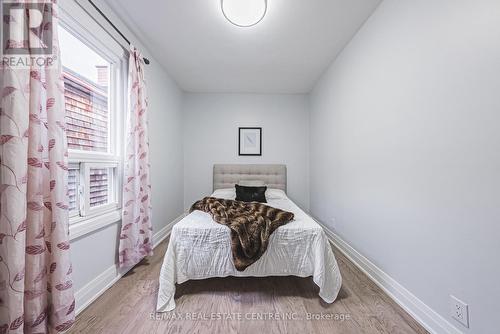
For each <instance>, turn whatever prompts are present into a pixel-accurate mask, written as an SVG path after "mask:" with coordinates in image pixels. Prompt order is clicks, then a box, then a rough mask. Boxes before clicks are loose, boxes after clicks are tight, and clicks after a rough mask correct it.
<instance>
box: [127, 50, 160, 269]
mask: <svg viewBox="0 0 500 334" xmlns="http://www.w3.org/2000/svg"><path fill="white" fill-rule="evenodd" d="M128 85H129V86H128V93H129V94H128V95H129V105H128V106H129V112H128V120H127V148H126V152H125V172H124V178H123V212H122V228H121V234H120V248H119V262H120V267H127V266H133V265H135V264H137V263H138V262H139V261H140V260H141V259H142V258H144V257H145V256H148V255H152V254H153V244H152V240H151V239H152V234H153V227H152V225H151V204H150V203H151V182H150V175H149V139H148V138H149V137H148V117H147V107H148V99H147V94H146V82H145V81H144V61H143V57H142V55H141V54H140V52H139V51H138V50H137V49H136V48H135V47H134V46H130V59H129V75H128Z"/></svg>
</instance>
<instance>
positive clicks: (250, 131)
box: [238, 128, 262, 156]
mask: <svg viewBox="0 0 500 334" xmlns="http://www.w3.org/2000/svg"><path fill="white" fill-rule="evenodd" d="M238 143H239V145H238V155H255V156H260V155H262V128H238Z"/></svg>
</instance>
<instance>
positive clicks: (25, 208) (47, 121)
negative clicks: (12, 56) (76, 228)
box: [0, 0, 75, 333]
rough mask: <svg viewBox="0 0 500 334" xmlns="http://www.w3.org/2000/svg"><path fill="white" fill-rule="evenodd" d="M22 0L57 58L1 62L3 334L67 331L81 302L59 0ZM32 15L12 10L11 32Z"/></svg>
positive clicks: (23, 43)
mask: <svg viewBox="0 0 500 334" xmlns="http://www.w3.org/2000/svg"><path fill="white" fill-rule="evenodd" d="M16 5H17V6H18V7H20V8H23V9H26V8H28V7H29V8H31V9H34V10H38V12H39V13H41V15H42V16H43V20H42V23H41V25H40V26H39V27H40V28H39V29H38V31H37V33H38V34H39V35H41V34H52V37H49V38H51V39H52V48H53V49H52V55H51V56H49V58H50V59H52V61H53V64H52V66H43V65H37V64H32V65H31V66H28V67H21V66H19V64H18V65H13V64H5V65H4V66H3V67H2V69H1V74H2V87H1V91H0V95H1V109H0V110H1V111H0V127H1V137H0V138H1V142H0V144H1V146H0V158H1V177H0V191H1V195H0V203H1V207H0V211H1V216H0V333H5V332H8V333H48V332H62V331H65V330H67V329H68V328H70V327H71V326H72V324H73V322H74V308H75V301H74V295H73V283H72V280H71V272H72V267H71V261H70V252H69V248H70V244H69V239H68V197H67V173H68V164H67V156H68V155H67V143H66V134H65V105H64V84H63V81H62V76H61V63H60V57H59V45H58V39H57V15H56V4H55V2H52V1H49V0H46V1H37V2H34V1H18V2H16ZM28 5H29V6H28ZM21 13H22V12H21ZM25 13H26V11H25ZM4 14H7V13H4ZM34 14H36V13H34ZM34 14H33V15H29V16H28V15H26V18H25V21H24V24H21V23H20V22H22V21H21V20H16V19H15V18H14V17H12V16H9V15H6V16H4V28H6V29H9V30H16V31H15V32H17V34H16V33H13V34H11V36H23V31H28V30H27V29H28V27H29V26H36V25H37V22H32V21H33V20H37V19H38V18H37V15H34ZM49 36H50V35H49ZM30 41H31V40H20V41H16V40H10V41H9V43H8V48H10V47H12V48H20V49H24V50H25V51H26V52H27V56H28V57H29V56H33V57H38V55H37V54H35V53H33V54H31V53H30V52H32V49H30V48H29V47H28V46H29V42H30Z"/></svg>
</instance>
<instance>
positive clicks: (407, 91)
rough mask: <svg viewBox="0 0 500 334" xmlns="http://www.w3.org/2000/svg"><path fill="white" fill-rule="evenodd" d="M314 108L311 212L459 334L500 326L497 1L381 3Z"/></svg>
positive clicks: (328, 77)
mask: <svg viewBox="0 0 500 334" xmlns="http://www.w3.org/2000/svg"><path fill="white" fill-rule="evenodd" d="M311 104H312V110H311V125H310V126H311V128H310V132H311V166H310V167H311V174H310V175H311V180H310V181H311V206H310V207H311V212H312V214H313V215H315V216H316V217H318V218H319V219H320V220H322V221H323V222H325V223H326V224H327V225H329V226H330V227H332V228H334V229H335V231H336V232H337V233H338V234H339V235H340V236H341V237H342V238H343V239H345V240H346V241H347V242H348V243H350V244H351V245H352V246H353V247H354V248H356V249H357V250H358V251H359V252H361V253H362V254H364V255H365V256H366V257H368V258H369V259H370V260H371V261H372V262H374V263H375V264H376V265H377V266H379V267H380V268H381V269H383V270H384V271H385V272H386V273H388V274H389V275H390V276H392V277H393V278H395V279H396V280H397V281H398V282H400V283H401V284H402V285H403V286H405V287H406V288H407V289H409V290H410V291H411V292H412V293H413V294H415V295H416V296H417V297H418V298H420V299H421V300H422V301H424V302H425V303H426V304H427V305H428V306H430V307H431V308H433V309H434V310H436V311H437V312H438V313H439V314H441V315H442V316H443V317H444V318H445V319H447V320H449V321H450V322H451V323H453V324H454V325H455V326H456V327H457V328H459V329H460V330H462V331H464V332H466V333H478V334H479V333H480V334H487V333H490V334H493V333H498V332H499V329H498V299H499V298H500V285H499V284H498V283H499V277H500V260H499V259H498V256H499V254H500V241H499V237H500V223H499V217H500V174H499V173H500V128H499V124H500V2H499V1H488V0H474V1H468V0H460V1H456V0H425V1H414V0H385V1H384V2H383V3H382V4H381V6H380V7H379V8H378V10H377V11H376V12H375V13H374V15H373V16H372V17H371V18H370V19H369V20H368V21H367V23H366V24H365V25H364V27H363V28H362V29H361V30H360V31H359V33H358V34H357V36H355V38H354V39H353V40H352V41H351V42H350V44H349V45H348V46H347V47H346V48H345V50H344V51H343V52H342V53H341V55H340V56H339V57H338V58H337V59H336V61H335V62H334V63H333V64H332V66H331V67H330V68H329V70H328V72H327V73H326V74H325V75H324V77H323V78H322V79H321V81H320V82H319V84H318V85H317V87H316V88H315V90H314V91H313V93H312V95H311ZM333 219H335V221H334V220H333ZM450 294H454V295H456V296H457V297H459V298H461V299H463V300H464V301H465V302H467V303H469V306H470V320H471V325H470V329H469V330H467V329H466V328H464V327H462V326H461V325H460V324H458V323H457V322H455V321H454V320H453V319H451V318H450V316H449V305H448V301H449V295H450Z"/></svg>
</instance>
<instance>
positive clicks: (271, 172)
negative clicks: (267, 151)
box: [213, 164, 286, 192]
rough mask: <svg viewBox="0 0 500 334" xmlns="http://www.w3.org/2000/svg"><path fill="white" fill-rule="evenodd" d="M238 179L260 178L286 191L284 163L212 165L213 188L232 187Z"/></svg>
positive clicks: (271, 185) (273, 186)
mask: <svg viewBox="0 0 500 334" xmlns="http://www.w3.org/2000/svg"><path fill="white" fill-rule="evenodd" d="M240 180H261V181H264V183H265V184H266V185H267V186H268V188H274V189H281V190H283V191H284V192H286V166H285V165H246V164H245V165H240V164H238V165H231V164H227V165H226V164H220V165H214V180H213V182H214V189H213V190H216V189H223V188H233V187H234V185H235V184H236V183H238V182H239V181H240Z"/></svg>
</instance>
